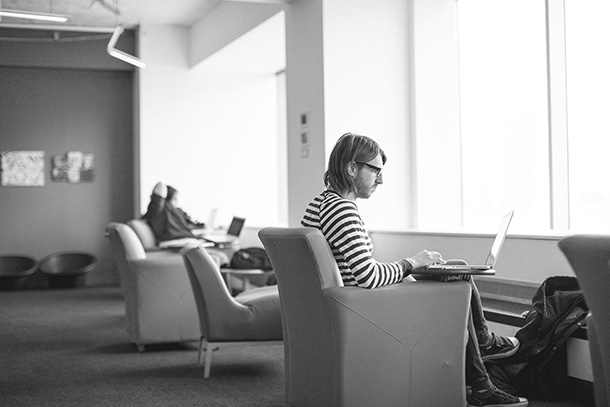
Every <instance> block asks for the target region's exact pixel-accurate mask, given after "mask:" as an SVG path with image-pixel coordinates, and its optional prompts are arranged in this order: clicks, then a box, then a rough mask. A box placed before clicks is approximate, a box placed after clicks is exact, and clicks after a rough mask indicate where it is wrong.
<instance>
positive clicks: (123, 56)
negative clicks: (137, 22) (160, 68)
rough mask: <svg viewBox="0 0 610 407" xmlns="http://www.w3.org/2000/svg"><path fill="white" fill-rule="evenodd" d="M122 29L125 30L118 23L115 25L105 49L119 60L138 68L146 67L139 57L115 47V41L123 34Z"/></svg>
mask: <svg viewBox="0 0 610 407" xmlns="http://www.w3.org/2000/svg"><path fill="white" fill-rule="evenodd" d="M123 31H125V30H124V29H123V27H122V26H120V25H117V26H116V28H115V29H114V32H113V33H112V37H110V41H109V42H108V46H107V47H106V50H107V51H108V55H110V56H112V57H115V58H116V59H120V60H121V61H125V62H127V63H128V64H131V65H134V66H137V67H138V68H146V64H145V63H144V62H142V61H141V60H140V59H138V58H136V57H134V56H133V55H129V54H127V53H126V52H123V51H121V50H118V49H116V48H115V46H116V43H117V41H118V40H119V37H120V36H121V34H123Z"/></svg>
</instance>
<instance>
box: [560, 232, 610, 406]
mask: <svg viewBox="0 0 610 407" xmlns="http://www.w3.org/2000/svg"><path fill="white" fill-rule="evenodd" d="M559 248H560V249H561V251H562V252H563V254H565V256H566V258H567V259H568V262H569V263H570V265H571V266H572V269H573V270H574V273H575V274H576V277H577V278H578V283H579V284H580V287H581V288H582V291H583V293H584V295H585V301H586V302H587V305H588V306H589V310H590V311H591V315H590V316H589V317H588V318H587V326H588V331H589V333H588V339H589V351H590V353H591V365H592V367H593V387H594V389H595V405H596V406H608V405H610V294H609V293H610V235H576V236H569V237H566V238H564V239H562V240H561V241H560V242H559Z"/></svg>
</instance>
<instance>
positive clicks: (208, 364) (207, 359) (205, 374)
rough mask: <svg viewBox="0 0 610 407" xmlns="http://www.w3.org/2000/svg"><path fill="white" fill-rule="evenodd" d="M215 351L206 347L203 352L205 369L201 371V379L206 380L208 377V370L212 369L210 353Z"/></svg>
mask: <svg viewBox="0 0 610 407" xmlns="http://www.w3.org/2000/svg"><path fill="white" fill-rule="evenodd" d="M214 350H215V349H211V348H210V347H207V349H206V352H205V367H204V369H203V378H204V379H207V378H209V377H210V368H211V367H212V353H214Z"/></svg>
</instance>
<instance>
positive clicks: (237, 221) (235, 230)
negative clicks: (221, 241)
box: [227, 216, 246, 236]
mask: <svg viewBox="0 0 610 407" xmlns="http://www.w3.org/2000/svg"><path fill="white" fill-rule="evenodd" d="M245 222H246V219H244V218H238V217H236V216H234V217H233V220H232V221H231V224H230V225H229V230H227V234H228V235H233V236H239V234H240V233H241V229H242V228H243V227H244V223H245Z"/></svg>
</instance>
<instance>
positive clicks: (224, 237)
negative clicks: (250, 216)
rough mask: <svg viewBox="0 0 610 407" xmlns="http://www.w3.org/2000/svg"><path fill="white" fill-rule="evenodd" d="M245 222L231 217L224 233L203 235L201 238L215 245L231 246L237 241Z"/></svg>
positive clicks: (242, 219)
mask: <svg viewBox="0 0 610 407" xmlns="http://www.w3.org/2000/svg"><path fill="white" fill-rule="evenodd" d="M245 222H246V219H245V218H238V217H237V216H233V219H232V220H231V224H230V225H229V229H227V231H226V233H205V234H204V235H203V236H202V237H203V238H204V239H205V240H207V241H208V242H212V243H216V244H233V243H237V242H238V241H239V235H240V234H241V230H242V229H243V227H244V223H245Z"/></svg>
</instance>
